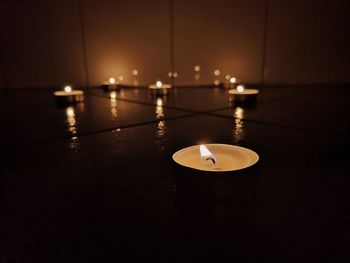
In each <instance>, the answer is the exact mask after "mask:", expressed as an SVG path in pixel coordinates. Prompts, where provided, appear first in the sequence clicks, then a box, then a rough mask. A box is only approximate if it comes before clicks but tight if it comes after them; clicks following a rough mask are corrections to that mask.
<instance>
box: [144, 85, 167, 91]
mask: <svg viewBox="0 0 350 263" xmlns="http://www.w3.org/2000/svg"><path fill="white" fill-rule="evenodd" d="M148 88H149V89H152V90H153V89H155V90H161V89H170V88H171V85H170V84H162V86H160V87H158V86H157V85H155V84H151V85H149V86H148Z"/></svg>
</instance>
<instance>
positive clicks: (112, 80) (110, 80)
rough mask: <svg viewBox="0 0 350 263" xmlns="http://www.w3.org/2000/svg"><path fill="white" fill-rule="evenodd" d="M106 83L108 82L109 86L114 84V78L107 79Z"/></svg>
mask: <svg viewBox="0 0 350 263" xmlns="http://www.w3.org/2000/svg"><path fill="white" fill-rule="evenodd" d="M108 82H109V84H112V85H113V84H115V78H113V77H110V78H109V79H108Z"/></svg>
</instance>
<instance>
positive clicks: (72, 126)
mask: <svg viewBox="0 0 350 263" xmlns="http://www.w3.org/2000/svg"><path fill="white" fill-rule="evenodd" d="M66 117H67V120H66V122H67V126H68V131H69V132H70V133H71V135H72V136H71V138H70V142H69V149H71V150H72V151H73V152H77V151H78V150H79V138H78V137H77V136H76V135H77V126H76V125H77V121H76V118H75V109H74V108H73V107H72V106H69V107H67V108H66Z"/></svg>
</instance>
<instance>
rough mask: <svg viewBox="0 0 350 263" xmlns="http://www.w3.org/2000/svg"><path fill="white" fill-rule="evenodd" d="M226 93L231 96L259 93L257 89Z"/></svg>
mask: <svg viewBox="0 0 350 263" xmlns="http://www.w3.org/2000/svg"><path fill="white" fill-rule="evenodd" d="M227 92H228V93H229V94H231V95H256V94H259V93H260V91H259V89H244V90H243V91H241V92H239V91H237V89H229V90H228V91H227Z"/></svg>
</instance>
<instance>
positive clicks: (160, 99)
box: [157, 98, 163, 106]
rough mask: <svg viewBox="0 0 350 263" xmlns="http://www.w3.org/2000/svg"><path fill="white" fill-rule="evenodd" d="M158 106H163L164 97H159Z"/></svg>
mask: <svg viewBox="0 0 350 263" xmlns="http://www.w3.org/2000/svg"><path fill="white" fill-rule="evenodd" d="M157 106H163V100H162V98H158V99H157Z"/></svg>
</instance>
